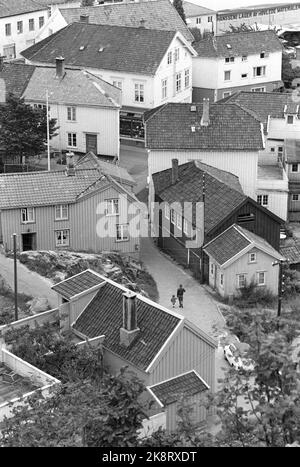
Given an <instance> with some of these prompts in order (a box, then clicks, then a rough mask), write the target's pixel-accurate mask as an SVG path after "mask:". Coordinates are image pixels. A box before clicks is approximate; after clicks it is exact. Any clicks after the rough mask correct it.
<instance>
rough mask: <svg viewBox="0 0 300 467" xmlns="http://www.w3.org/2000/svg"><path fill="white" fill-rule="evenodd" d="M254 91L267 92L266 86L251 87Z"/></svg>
mask: <svg viewBox="0 0 300 467" xmlns="http://www.w3.org/2000/svg"><path fill="white" fill-rule="evenodd" d="M251 91H252V92H266V88H265V87H260V88H251Z"/></svg>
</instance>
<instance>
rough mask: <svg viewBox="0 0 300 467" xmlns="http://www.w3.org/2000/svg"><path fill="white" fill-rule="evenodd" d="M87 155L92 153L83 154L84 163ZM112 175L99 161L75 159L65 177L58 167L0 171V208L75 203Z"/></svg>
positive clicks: (117, 178)
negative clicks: (38, 169) (53, 168)
mask: <svg viewBox="0 0 300 467" xmlns="http://www.w3.org/2000/svg"><path fill="white" fill-rule="evenodd" d="M88 157H92V156H91V155H87V157H86V158H85V161H86V163H87V164H88V162H87V159H88ZM94 157H95V156H94ZM110 177H112V178H110ZM112 179H114V174H113V173H112V171H111V170H108V169H107V168H105V167H104V165H103V164H101V163H99V165H98V166H96V165H94V166H92V167H90V168H86V167H85V166H84V165H83V167H82V168H81V167H80V163H79V164H78V166H77V165H76V166H75V176H69V177H67V176H66V174H65V171H62V170H59V171H51V172H46V171H43V172H26V173H13V174H1V175H0V209H12V208H21V207H28V206H49V205H50V206H51V205H54V204H64V203H65V204H68V203H75V202H76V200H78V199H79V198H80V197H81V196H84V195H85V194H87V193H88V192H91V191H95V190H97V189H99V188H105V187H107V186H109V185H111V183H112V182H111V180H112ZM119 180H120V178H119V177H116V182H118V181H119ZM120 181H122V180H120Z"/></svg>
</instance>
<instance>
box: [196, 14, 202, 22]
mask: <svg viewBox="0 0 300 467" xmlns="http://www.w3.org/2000/svg"><path fill="white" fill-rule="evenodd" d="M196 24H201V17H199V16H198V18H196Z"/></svg>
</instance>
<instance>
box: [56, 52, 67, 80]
mask: <svg viewBox="0 0 300 467" xmlns="http://www.w3.org/2000/svg"><path fill="white" fill-rule="evenodd" d="M55 61H56V78H58V79H63V77H64V76H65V59H64V57H56V59H55Z"/></svg>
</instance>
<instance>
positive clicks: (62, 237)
mask: <svg viewBox="0 0 300 467" xmlns="http://www.w3.org/2000/svg"><path fill="white" fill-rule="evenodd" d="M55 245H56V246H69V245H70V230H69V229H63V230H56V231H55Z"/></svg>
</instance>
